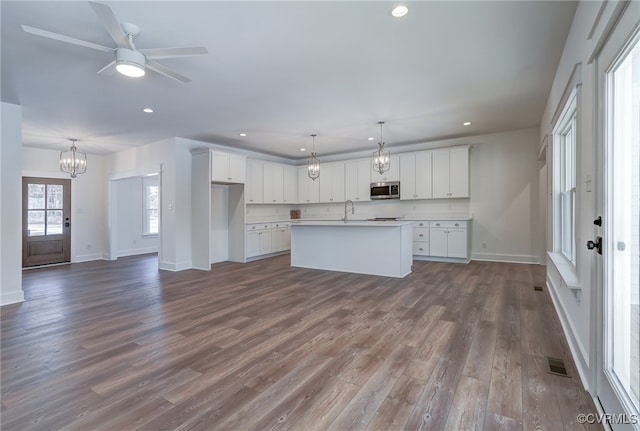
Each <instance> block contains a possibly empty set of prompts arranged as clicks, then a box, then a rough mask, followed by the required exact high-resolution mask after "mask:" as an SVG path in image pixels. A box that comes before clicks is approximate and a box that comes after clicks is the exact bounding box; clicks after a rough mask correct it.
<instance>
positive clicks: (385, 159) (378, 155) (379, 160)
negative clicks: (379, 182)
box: [373, 121, 391, 175]
mask: <svg viewBox="0 0 640 431" xmlns="http://www.w3.org/2000/svg"><path fill="white" fill-rule="evenodd" d="M378 124H380V142H378V150H377V151H375V152H374V153H373V170H374V171H376V172H377V173H379V174H380V175H382V174H383V173H385V172H387V171H388V170H389V168H390V167H391V154H390V153H389V151H385V150H384V141H383V140H382V125H383V124H384V121H378Z"/></svg>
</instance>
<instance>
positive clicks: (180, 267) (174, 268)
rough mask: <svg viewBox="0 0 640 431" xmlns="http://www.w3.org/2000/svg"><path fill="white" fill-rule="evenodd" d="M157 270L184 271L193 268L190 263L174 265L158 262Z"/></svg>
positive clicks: (172, 263)
mask: <svg viewBox="0 0 640 431" xmlns="http://www.w3.org/2000/svg"><path fill="white" fill-rule="evenodd" d="M158 268H159V269H164V270H165V271H173V272H176V271H184V270H185V269H191V268H193V265H192V264H191V262H178V263H174V262H160V263H159V264H158Z"/></svg>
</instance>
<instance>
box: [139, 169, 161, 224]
mask: <svg viewBox="0 0 640 431" xmlns="http://www.w3.org/2000/svg"><path fill="white" fill-rule="evenodd" d="M159 191H160V186H159V185H158V176H157V175H152V176H148V177H144V178H143V179H142V199H143V208H142V214H143V221H142V229H143V232H142V234H143V235H157V234H158V221H159V212H160V199H159Z"/></svg>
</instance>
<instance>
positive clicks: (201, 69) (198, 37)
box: [0, 0, 576, 158]
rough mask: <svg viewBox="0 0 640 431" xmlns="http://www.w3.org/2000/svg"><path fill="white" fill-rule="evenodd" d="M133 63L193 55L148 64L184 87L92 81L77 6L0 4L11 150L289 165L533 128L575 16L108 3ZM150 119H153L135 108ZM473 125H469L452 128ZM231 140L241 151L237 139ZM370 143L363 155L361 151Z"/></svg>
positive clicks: (435, 8)
mask: <svg viewBox="0 0 640 431" xmlns="http://www.w3.org/2000/svg"><path fill="white" fill-rule="evenodd" d="M104 3H107V4H109V5H110V6H111V8H112V9H113V11H114V13H115V15H116V16H117V17H118V19H119V20H120V21H121V22H131V23H134V24H136V25H138V26H139V27H140V28H141V34H140V36H139V37H138V38H137V39H136V45H137V47H138V48H140V49H142V48H164V47H179V46H204V47H206V48H207V49H208V50H209V54H208V55H206V56H198V57H186V58H180V59H167V60H158V61H159V62H160V63H163V64H164V65H166V66H169V67H171V68H173V69H175V70H176V71H177V72H179V73H181V74H183V75H186V76H187V77H189V78H191V79H192V82H190V83H187V84H183V83H179V82H176V81H174V80H171V79H169V78H166V77H164V76H160V75H158V74H156V73H154V72H150V71H149V72H147V75H146V76H145V77H143V78H127V77H124V76H122V75H120V74H118V73H113V74H106V75H105V74H97V73H96V72H97V71H98V70H100V69H101V68H102V67H103V66H105V65H106V64H108V63H109V62H110V61H111V60H112V59H113V58H112V55H111V54H109V53H105V52H100V51H95V50H92V49H88V48H84V47H80V46H76V45H71V44H67V43H62V42H58V41H55V40H50V39H46V38H43V37H39V36H35V35H32V34H28V33H25V32H24V31H22V29H21V27H20V25H21V24H26V25H29V26H32V27H38V28H41V29H45V30H49V31H52V32H56V33H61V34H65V35H68V36H71V37H74V38H78V39H83V40H87V41H90V42H93V43H96V44H100V45H105V46H114V42H113V41H112V40H111V38H110V37H109V35H108V33H107V31H106V30H105V29H104V27H103V26H102V24H101V22H100V21H99V19H98V17H97V16H96V15H95V13H94V12H93V10H92V8H91V7H90V5H89V3H88V2H85V1H68V2H60V1H44V2H30V1H15V2H14V1H4V0H3V1H2V2H0V8H1V9H0V12H1V15H2V17H1V18H2V34H1V36H2V41H1V43H2V46H1V49H2V52H1V54H2V70H1V73H2V75H1V77H2V87H1V96H2V101H4V102H9V103H14V104H19V105H22V106H23V141H24V145H25V146H29V147H41V148H50V149H56V150H60V149H63V148H65V147H67V144H68V143H67V141H66V140H67V138H71V137H73V138H77V139H78V140H79V142H78V147H79V148H80V149H81V150H84V151H87V152H89V153H95V154H105V153H110V152H114V151H119V150H122V149H125V148H128V147H133V146H138V145H144V144H148V143H151V142H155V141H159V140H162V139H165V138H168V137H173V136H180V137H184V138H190V139H195V140H200V141H206V142H211V143H216V144H221V145H227V146H232V147H237V148H243V149H249V150H254V151H259V152H263V153H268V154H273V155H278V156H283V157H287V158H300V157H305V156H306V155H305V154H304V153H302V152H300V148H301V147H307V148H309V147H310V146H311V138H310V136H309V135H310V134H311V133H317V134H318V137H317V138H316V150H317V151H318V152H319V153H320V155H321V156H322V155H323V154H324V155H328V154H338V153H346V152H354V151H360V150H365V149H371V150H373V149H375V148H374V147H375V142H377V141H378V138H379V127H378V125H377V122H378V121H381V120H382V121H385V122H386V123H385V126H384V140H385V141H386V142H387V145H388V146H390V147H393V146H396V145H405V144H412V143H419V142H427V141H432V140H439V139H445V138H452V137H459V136H469V135H475V134H481V133H491V132H498V131H504V130H513V129H519V128H525V127H532V126H536V125H538V124H539V122H540V118H541V116H542V112H543V109H544V105H545V103H546V100H547V96H548V94H549V90H550V88H551V83H552V81H553V77H554V73H555V69H556V67H557V64H558V60H559V58H560V54H561V52H562V48H563V46H564V42H565V39H566V36H567V34H568V31H569V27H570V25H571V21H572V18H573V14H574V12H575V8H576V3H575V2H567V1H551V2H542V1H497V2H485V1H470V2H462V1H443V2H436V1H424V2H405V3H404V4H407V5H408V6H409V14H408V15H407V16H405V17H403V18H400V19H397V18H393V17H391V16H390V11H391V9H392V7H393V6H394V5H395V4H397V2H393V1H351V2H342V1H314V2H312V1H297V2H296V1H287V2H272V1H257V2H247V1H229V2H223V1H197V2H186V1H153V2H152V1H134V2H125V1H114V2H104ZM145 106H150V107H152V108H153V109H155V113H153V114H144V113H143V112H142V111H141V109H142V108H143V107H145ZM464 121H472V122H473V124H472V125H471V126H467V127H465V126H463V125H462V123H463V122H464ZM240 133H246V134H247V136H246V137H240V136H239V134H240ZM368 137H374V138H375V142H371V141H368V140H367V138H368Z"/></svg>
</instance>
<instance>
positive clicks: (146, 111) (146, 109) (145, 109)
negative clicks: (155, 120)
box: [142, 108, 153, 114]
mask: <svg viewBox="0 0 640 431" xmlns="http://www.w3.org/2000/svg"><path fill="white" fill-rule="evenodd" d="M142 112H145V113H147V114H152V113H153V109H151V108H142Z"/></svg>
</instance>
